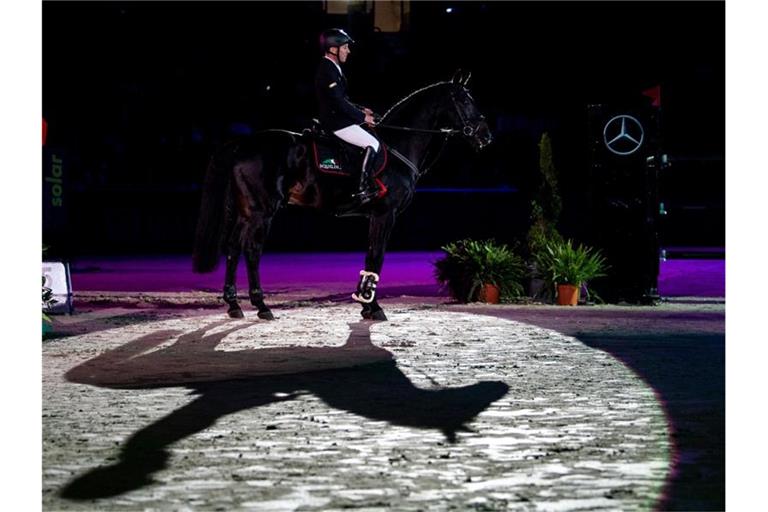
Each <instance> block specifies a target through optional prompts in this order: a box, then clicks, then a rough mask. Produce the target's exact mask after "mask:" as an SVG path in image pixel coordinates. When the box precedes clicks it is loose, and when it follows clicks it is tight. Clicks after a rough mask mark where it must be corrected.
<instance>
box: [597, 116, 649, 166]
mask: <svg viewBox="0 0 768 512" xmlns="http://www.w3.org/2000/svg"><path fill="white" fill-rule="evenodd" d="M644 137H645V132H644V131H643V125H641V124H640V121H638V120H637V119H635V118H634V117H632V116H629V115H626V114H622V115H618V116H615V117H613V118H612V119H611V120H610V121H608V122H607V123H605V128H603V142H605V147H607V148H608V151H610V152H611V153H614V154H617V155H621V156H626V155H631V154H632V153H634V152H635V151H637V150H638V149H640V146H642V145H643V139H644Z"/></svg>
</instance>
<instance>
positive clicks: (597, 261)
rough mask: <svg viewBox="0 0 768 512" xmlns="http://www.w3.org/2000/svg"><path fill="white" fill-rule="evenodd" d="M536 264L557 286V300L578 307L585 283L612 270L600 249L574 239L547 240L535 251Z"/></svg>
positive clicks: (547, 279)
mask: <svg viewBox="0 0 768 512" xmlns="http://www.w3.org/2000/svg"><path fill="white" fill-rule="evenodd" d="M534 257H535V261H536V267H537V268H538V269H539V271H540V272H541V273H542V274H543V275H544V278H545V280H546V281H547V283H548V284H550V285H551V286H553V287H556V289H557V303H558V304H560V305H571V306H575V305H576V304H577V303H578V301H579V291H580V289H581V286H582V284H583V283H585V282H587V281H589V280H590V279H594V278H596V277H600V276H604V275H605V271H606V270H607V269H608V266H607V265H606V262H605V258H604V257H603V256H602V255H601V254H600V252H599V251H597V250H595V249H593V248H591V247H586V246H583V245H581V244H579V245H578V246H577V247H574V245H573V242H572V241H571V240H567V241H557V240H551V241H548V242H545V243H544V244H543V247H542V248H541V249H540V250H539V251H538V252H537V253H536V254H535V256H534Z"/></svg>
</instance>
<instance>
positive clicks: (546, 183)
mask: <svg viewBox="0 0 768 512" xmlns="http://www.w3.org/2000/svg"><path fill="white" fill-rule="evenodd" d="M538 146H539V173H538V179H537V182H538V185H537V187H536V190H535V193H534V196H533V199H532V200H531V214H530V219H531V227H530V228H529V229H528V236H527V237H526V241H527V249H528V253H527V256H528V262H527V263H528V274H529V278H530V279H529V282H528V293H529V295H530V296H531V297H532V298H533V299H536V300H544V301H549V300H551V299H552V298H553V297H552V295H551V291H550V290H551V289H550V288H549V287H547V286H546V283H545V279H544V277H543V275H542V273H541V272H540V271H539V269H538V267H537V265H536V257H535V256H536V254H538V253H539V252H540V251H541V250H542V249H543V247H544V245H545V244H546V243H547V242H550V241H556V242H562V241H563V237H562V236H560V233H559V232H558V231H557V228H556V225H557V222H558V219H559V218H560V212H561V211H562V206H563V202H562V199H561V198H560V193H559V191H558V176H557V174H558V173H557V169H555V164H554V160H553V156H552V140H551V138H550V137H549V134H548V133H547V132H544V133H543V134H542V135H541V139H540V140H539V145H538Z"/></svg>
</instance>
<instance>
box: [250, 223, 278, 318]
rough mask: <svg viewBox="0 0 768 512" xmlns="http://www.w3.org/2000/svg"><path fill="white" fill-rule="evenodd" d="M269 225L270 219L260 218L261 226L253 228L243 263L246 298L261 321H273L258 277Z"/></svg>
mask: <svg viewBox="0 0 768 512" xmlns="http://www.w3.org/2000/svg"><path fill="white" fill-rule="evenodd" d="M271 224H272V217H267V216H264V217H262V222H261V225H260V226H259V225H256V226H254V227H255V229H254V232H253V235H252V239H251V240H249V243H248V245H247V246H246V249H245V262H246V265H247V267H248V286H249V289H248V297H249V298H250V299H251V304H252V305H253V306H254V307H256V308H257V309H258V310H259V312H258V315H259V318H261V319H263V320H274V319H275V316H274V315H273V314H272V311H270V309H269V307H267V305H266V304H265V303H264V292H263V291H262V289H261V278H260V275H259V265H260V263H261V254H262V252H263V250H264V242H265V241H266V239H267V235H269V227H270V225H271ZM250 242H252V243H250Z"/></svg>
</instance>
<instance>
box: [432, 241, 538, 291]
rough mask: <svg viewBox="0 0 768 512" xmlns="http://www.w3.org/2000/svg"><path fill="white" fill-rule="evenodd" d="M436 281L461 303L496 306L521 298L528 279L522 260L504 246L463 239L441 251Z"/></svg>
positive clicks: (444, 247) (437, 263)
mask: <svg viewBox="0 0 768 512" xmlns="http://www.w3.org/2000/svg"><path fill="white" fill-rule="evenodd" d="M441 249H442V250H443V251H445V253H446V255H445V257H443V258H441V259H439V260H438V261H436V262H435V263H434V265H435V277H436V278H437V280H438V281H439V282H440V283H441V284H442V285H443V286H446V287H447V288H448V290H449V291H450V293H451V295H452V296H453V297H454V298H456V299H457V300H459V301H461V302H472V301H477V300H480V301H483V302H488V303H491V304H496V303H498V302H500V301H505V300H509V299H511V298H514V297H519V296H520V295H521V294H522V292H523V287H522V285H521V281H522V279H523V277H524V276H525V264H524V262H523V259H522V258H521V257H520V256H519V255H517V254H516V253H515V252H514V251H513V250H512V249H510V248H509V247H508V246H507V245H505V244H497V243H496V242H494V241H493V240H484V241H478V240H472V239H464V240H459V241H458V242H452V243H450V244H448V245H445V246H443V247H441Z"/></svg>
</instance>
